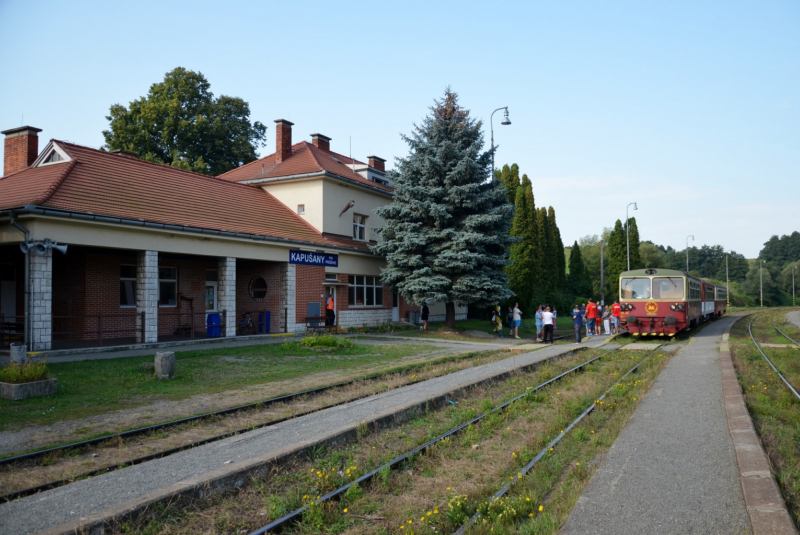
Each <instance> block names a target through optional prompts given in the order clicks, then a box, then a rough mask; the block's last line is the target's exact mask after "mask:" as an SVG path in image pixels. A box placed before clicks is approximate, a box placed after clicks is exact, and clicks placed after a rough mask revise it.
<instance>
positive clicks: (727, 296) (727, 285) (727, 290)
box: [725, 253, 731, 306]
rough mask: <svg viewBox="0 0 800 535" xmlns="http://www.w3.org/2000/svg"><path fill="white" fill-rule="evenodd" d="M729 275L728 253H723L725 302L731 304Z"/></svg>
mask: <svg viewBox="0 0 800 535" xmlns="http://www.w3.org/2000/svg"><path fill="white" fill-rule="evenodd" d="M730 280H731V279H730V277H728V253H725V304H726V305H727V306H731V287H730Z"/></svg>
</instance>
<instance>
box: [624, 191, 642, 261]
mask: <svg viewBox="0 0 800 535" xmlns="http://www.w3.org/2000/svg"><path fill="white" fill-rule="evenodd" d="M631 205H633V209H634V210H638V209H639V207H638V206H636V203H635V202H630V203H628V206H626V207H625V248H626V249H627V251H628V271H630V270H631V229H630V228H629V227H630V218H629V217H628V208H630V207H631Z"/></svg>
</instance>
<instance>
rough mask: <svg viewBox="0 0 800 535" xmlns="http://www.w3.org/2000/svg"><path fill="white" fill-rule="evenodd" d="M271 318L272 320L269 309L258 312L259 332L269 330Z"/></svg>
mask: <svg viewBox="0 0 800 535" xmlns="http://www.w3.org/2000/svg"><path fill="white" fill-rule="evenodd" d="M269 320H270V313H269V310H265V311H264V312H259V313H258V332H260V333H268V332H269Z"/></svg>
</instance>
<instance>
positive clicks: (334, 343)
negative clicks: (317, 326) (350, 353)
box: [300, 334, 356, 349]
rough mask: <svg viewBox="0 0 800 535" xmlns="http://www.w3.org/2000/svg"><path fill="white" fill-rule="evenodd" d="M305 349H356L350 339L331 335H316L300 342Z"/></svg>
mask: <svg viewBox="0 0 800 535" xmlns="http://www.w3.org/2000/svg"><path fill="white" fill-rule="evenodd" d="M300 345H301V346H303V347H334V348H336V349H351V348H353V347H355V345H356V344H355V343H354V342H353V341H352V340H349V339H348V338H340V337H338V336H332V335H330V334H319V335H317V334H315V335H313V336H308V337H306V338H303V339H302V340H301V341H300Z"/></svg>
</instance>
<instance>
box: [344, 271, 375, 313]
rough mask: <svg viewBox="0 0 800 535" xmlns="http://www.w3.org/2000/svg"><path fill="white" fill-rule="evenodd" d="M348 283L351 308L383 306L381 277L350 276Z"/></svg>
mask: <svg viewBox="0 0 800 535" xmlns="http://www.w3.org/2000/svg"><path fill="white" fill-rule="evenodd" d="M347 282H348V288H347V296H348V303H349V304H350V306H367V307H372V306H383V284H382V283H381V279H380V277H368V276H364V275H350V276H349V277H348V278H347Z"/></svg>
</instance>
